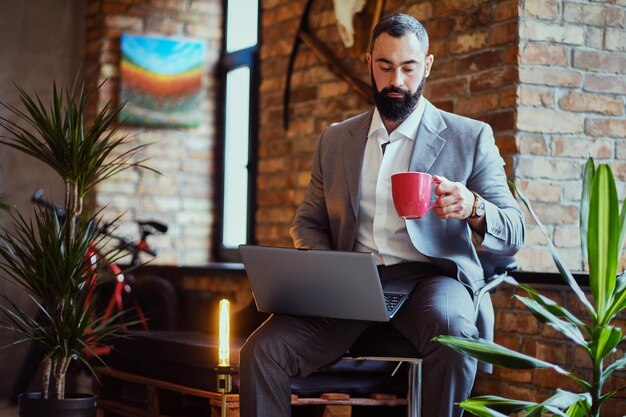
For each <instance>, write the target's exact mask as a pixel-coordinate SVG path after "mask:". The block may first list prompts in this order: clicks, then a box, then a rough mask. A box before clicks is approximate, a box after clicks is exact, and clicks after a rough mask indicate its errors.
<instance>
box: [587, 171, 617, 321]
mask: <svg viewBox="0 0 626 417" xmlns="http://www.w3.org/2000/svg"><path fill="white" fill-rule="evenodd" d="M617 210H618V201H617V190H616V188H615V179H614V178H613V174H612V172H611V169H610V168H609V166H608V165H606V164H602V165H600V166H599V167H598V170H597V171H596V175H595V176H594V180H593V186H592V189H591V198H590V203H589V230H588V232H587V243H588V251H589V285H590V287H591V292H592V294H593V298H594V301H595V304H596V310H597V314H598V317H597V322H598V323H599V324H605V323H606V317H607V312H608V310H609V309H610V307H611V305H610V300H611V297H612V296H613V290H614V289H615V283H616V275H617V265H618V247H617V245H618V240H619V234H620V232H619V231H618V230H616V227H615V225H617V224H618V221H619V219H618V212H617Z"/></svg>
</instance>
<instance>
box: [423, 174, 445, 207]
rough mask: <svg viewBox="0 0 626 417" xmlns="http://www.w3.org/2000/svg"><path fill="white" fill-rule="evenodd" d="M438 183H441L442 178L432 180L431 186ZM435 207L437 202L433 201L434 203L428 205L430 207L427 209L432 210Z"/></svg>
mask: <svg viewBox="0 0 626 417" xmlns="http://www.w3.org/2000/svg"><path fill="white" fill-rule="evenodd" d="M436 184H441V181H440V180H435V179H433V182H432V183H431V184H430V185H431V186H433V185H436ZM434 191H435V190H434V189H433V192H434ZM435 201H437V200H435ZM433 207H435V203H432V204H431V205H430V207H428V208H427V209H426V211H429V210H430V209H431V208H433Z"/></svg>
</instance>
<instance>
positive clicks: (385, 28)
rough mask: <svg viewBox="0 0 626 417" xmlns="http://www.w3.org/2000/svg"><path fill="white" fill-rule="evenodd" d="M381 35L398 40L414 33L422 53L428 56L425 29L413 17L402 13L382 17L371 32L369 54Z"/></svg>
mask: <svg viewBox="0 0 626 417" xmlns="http://www.w3.org/2000/svg"><path fill="white" fill-rule="evenodd" d="M383 33H387V34H389V35H391V36H393V37H394V38H400V37H402V36H404V35H406V34H407V33H414V34H415V36H417V39H418V40H419V41H420V43H421V45H422V48H423V50H424V53H425V54H428V33H426V29H425V28H424V26H423V25H422V24H421V23H420V22H419V20H417V19H416V18H414V17H413V16H409V15H408V14H404V13H396V14H392V15H389V16H385V17H383V18H382V19H381V20H380V21H379V22H378V24H377V25H376V27H374V30H373V31H372V38H371V40H370V53H371V52H372V50H373V49H374V43H375V42H376V39H378V37H379V36H380V35H381V34H383Z"/></svg>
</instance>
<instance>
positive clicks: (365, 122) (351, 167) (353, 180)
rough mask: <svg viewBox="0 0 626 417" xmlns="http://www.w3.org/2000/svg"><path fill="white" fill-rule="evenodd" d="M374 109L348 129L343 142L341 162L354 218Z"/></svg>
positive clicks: (356, 211) (356, 212) (357, 205)
mask: <svg viewBox="0 0 626 417" xmlns="http://www.w3.org/2000/svg"><path fill="white" fill-rule="evenodd" d="M373 114H374V109H373V108H372V109H371V110H370V111H369V112H367V113H365V114H364V115H363V116H364V117H363V118H361V121H360V123H359V124H358V125H356V126H354V127H353V128H352V129H350V136H351V137H350V138H347V140H345V141H344V142H343V149H342V153H343V160H344V164H343V165H344V169H345V174H346V182H347V184H348V190H349V191H350V203H351V204H352V211H353V213H354V217H355V218H356V216H357V214H358V207H359V191H360V190H359V184H360V183H361V168H362V167H363V153H364V152H365V144H366V143H367V132H368V131H369V127H370V123H371V121H372V115H373Z"/></svg>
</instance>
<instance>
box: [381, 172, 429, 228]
mask: <svg viewBox="0 0 626 417" xmlns="http://www.w3.org/2000/svg"><path fill="white" fill-rule="evenodd" d="M439 183H440V181H438V180H435V179H433V176H432V175H430V174H426V173H425V172H399V173H397V174H393V175H392V176H391V195H392V197H393V205H394V206H395V208H396V212H397V213H398V216H400V217H402V218H403V219H405V220H416V219H421V218H422V217H424V215H425V214H426V212H427V211H428V210H430V209H431V208H433V206H434V205H435V204H434V203H433V204H430V197H431V195H432V192H433V184H439Z"/></svg>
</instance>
